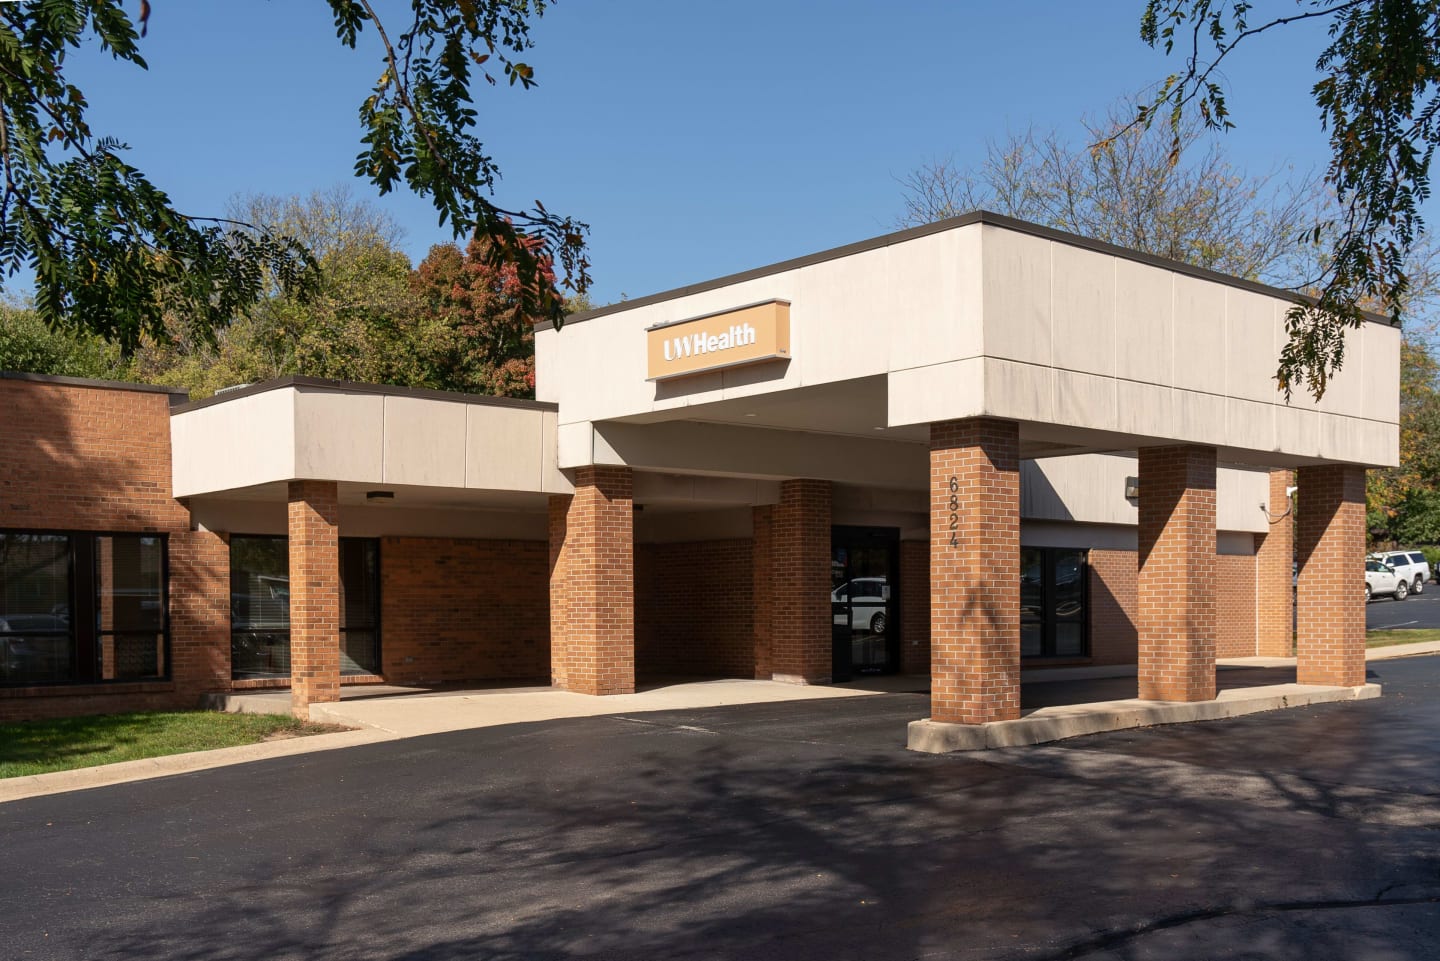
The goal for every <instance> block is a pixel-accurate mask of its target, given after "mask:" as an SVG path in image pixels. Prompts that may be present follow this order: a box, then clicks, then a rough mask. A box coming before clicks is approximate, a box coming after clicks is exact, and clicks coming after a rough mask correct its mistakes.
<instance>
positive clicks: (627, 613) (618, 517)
mask: <svg viewBox="0 0 1440 961" xmlns="http://www.w3.org/2000/svg"><path fill="white" fill-rule="evenodd" d="M632 491H633V482H632V478H631V475H630V468H628V467H612V466H605V467H581V468H580V469H578V470H577V471H576V472H575V494H574V496H573V497H572V498H571V500H570V507H569V510H568V511H567V512H566V516H565V532H564V549H563V551H562V552H561V553H562V561H561V563H562V566H563V567H564V573H565V584H566V598H565V607H566V612H565V639H564V650H565V654H564V669H563V675H564V686H565V689H566V690H570V691H575V692H577V693H580V694H633V693H634V692H635V502H634V497H633V493H632ZM552 551H553V547H552Z"/></svg>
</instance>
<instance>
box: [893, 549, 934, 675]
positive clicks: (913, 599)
mask: <svg viewBox="0 0 1440 961" xmlns="http://www.w3.org/2000/svg"><path fill="white" fill-rule="evenodd" d="M900 645H901V647H900V670H901V672H902V673H905V674H929V673H930V542H929V541H901V542H900Z"/></svg>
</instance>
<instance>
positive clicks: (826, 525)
mask: <svg viewBox="0 0 1440 961" xmlns="http://www.w3.org/2000/svg"><path fill="white" fill-rule="evenodd" d="M772 518H773V521H772V525H771V537H772V547H771V556H772V565H773V570H774V578H773V587H772V588H771V591H772V597H773V601H772V603H773V604H774V608H773V610H772V614H771V622H770V625H771V626H770V634H771V636H770V645H771V647H770V666H771V676H772V677H773V678H774V679H775V680H777V681H786V682H788V683H791V684H828V683H830V678H831V651H832V641H831V635H832V631H831V617H830V590H831V585H830V482H829V481H819V480H786V481H781V482H780V503H779V504H777V505H775V509H774V512H773V514H772Z"/></svg>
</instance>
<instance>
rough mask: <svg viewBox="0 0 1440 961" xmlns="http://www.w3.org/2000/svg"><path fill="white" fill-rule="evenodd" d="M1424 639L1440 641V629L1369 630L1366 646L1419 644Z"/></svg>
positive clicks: (1366, 636)
mask: <svg viewBox="0 0 1440 961" xmlns="http://www.w3.org/2000/svg"><path fill="white" fill-rule="evenodd" d="M1422 641H1440V630H1437V629H1436V628H1433V627H1428V628H1421V629H1418V630H1405V629H1403V628H1399V629H1396V630H1393V631H1369V632H1367V633H1366V635H1365V646H1366V647H1389V646H1390V645H1392V644H1419V643H1421V642H1422Z"/></svg>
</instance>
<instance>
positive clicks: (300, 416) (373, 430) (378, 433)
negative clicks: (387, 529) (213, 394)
mask: <svg viewBox="0 0 1440 961" xmlns="http://www.w3.org/2000/svg"><path fill="white" fill-rule="evenodd" d="M261 396H263V395H261ZM385 400H386V398H384V397H381V396H379V395H376V394H354V393H345V394H342V393H334V392H330V391H312V390H304V389H297V390H296V391H295V474H294V476H295V477H297V478H324V479H325V480H337V481H375V480H378V479H379V478H380V477H381V476H382V475H383V472H384V469H385V466H384V465H385V451H384V437H385V416H384V415H385ZM221 406H224V405H221Z"/></svg>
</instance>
